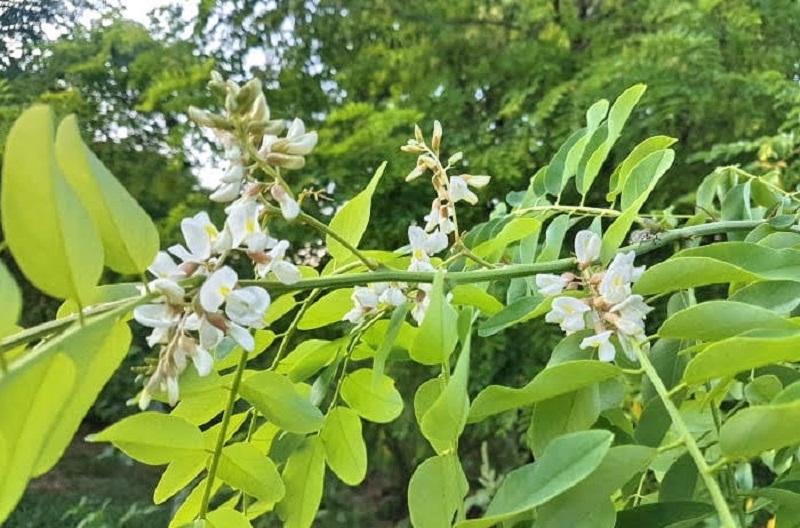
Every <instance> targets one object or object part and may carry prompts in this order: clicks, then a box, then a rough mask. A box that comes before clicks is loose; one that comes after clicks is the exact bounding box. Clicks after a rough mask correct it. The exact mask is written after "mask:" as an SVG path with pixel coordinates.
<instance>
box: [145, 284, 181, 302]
mask: <svg viewBox="0 0 800 528" xmlns="http://www.w3.org/2000/svg"><path fill="white" fill-rule="evenodd" d="M150 289H151V290H153V291H155V292H158V293H160V294H162V295H164V297H166V298H167V301H168V302H170V303H172V304H180V303H181V302H183V297H184V295H186V292H185V291H184V289H183V288H182V287H181V286H180V285H179V284H178V283H177V282H175V281H172V280H170V279H156V280H154V281H152V282H151V283H150Z"/></svg>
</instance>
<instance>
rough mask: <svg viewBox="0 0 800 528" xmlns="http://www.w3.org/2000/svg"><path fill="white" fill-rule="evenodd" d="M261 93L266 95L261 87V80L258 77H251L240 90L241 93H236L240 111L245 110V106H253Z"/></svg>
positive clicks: (237, 105) (237, 106)
mask: <svg viewBox="0 0 800 528" xmlns="http://www.w3.org/2000/svg"><path fill="white" fill-rule="evenodd" d="M259 94H260V95H262V96H263V95H264V94H263V92H262V89H261V81H259V80H258V79H251V80H250V81H248V82H247V83H246V84H245V85H244V86H243V87H242V89H241V90H239V93H237V94H236V108H237V109H239V110H240V111H243V110H244V109H245V108H251V107H252V106H253V103H255V101H256V98H257V97H258V96H259ZM265 102H266V101H265Z"/></svg>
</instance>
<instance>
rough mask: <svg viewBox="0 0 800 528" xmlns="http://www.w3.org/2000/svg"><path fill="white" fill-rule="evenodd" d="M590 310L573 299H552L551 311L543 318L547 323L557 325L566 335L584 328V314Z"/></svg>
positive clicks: (587, 306)
mask: <svg viewBox="0 0 800 528" xmlns="http://www.w3.org/2000/svg"><path fill="white" fill-rule="evenodd" d="M589 310H590V308H589V305H588V304H586V303H585V302H583V301H582V300H580V299H576V298H574V297H558V298H556V299H553V304H552V309H551V311H550V312H548V314H547V315H546V316H545V321H547V322H548V323H558V324H559V325H560V326H561V329H562V330H563V331H564V332H566V333H567V335H569V334H572V333H573V332H578V331H580V330H583V329H584V328H586V320H585V319H584V314H585V313H586V312H588V311H589Z"/></svg>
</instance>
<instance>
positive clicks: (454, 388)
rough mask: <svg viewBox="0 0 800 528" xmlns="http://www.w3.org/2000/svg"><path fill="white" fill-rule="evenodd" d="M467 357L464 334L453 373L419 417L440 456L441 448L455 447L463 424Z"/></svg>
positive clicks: (468, 343) (465, 416)
mask: <svg viewBox="0 0 800 528" xmlns="http://www.w3.org/2000/svg"><path fill="white" fill-rule="evenodd" d="M469 356H470V337H469V334H468V335H467V338H466V342H465V343H464V346H463V348H462V349H461V355H460V356H459V357H458V362H457V363H456V368H455V370H454V371H453V375H452V376H451V377H450V380H449V381H448V382H447V385H445V387H444V390H443V391H442V393H441V394H440V395H439V397H438V398H436V401H434V402H433V404H432V405H431V406H430V408H429V409H428V410H427V411H426V412H425V414H424V415H423V416H422V422H421V423H420V429H421V430H422V434H423V436H425V438H427V439H428V441H429V442H430V443H431V445H432V446H433V448H434V449H435V450H436V453H437V454H440V455H441V454H442V453H443V451H444V450H446V449H454V448H455V447H456V442H457V440H458V437H459V436H461V433H462V432H463V431H464V426H465V425H466V423H467V414H468V413H469V395H468V394H467V382H468V381H469ZM444 446H447V447H444Z"/></svg>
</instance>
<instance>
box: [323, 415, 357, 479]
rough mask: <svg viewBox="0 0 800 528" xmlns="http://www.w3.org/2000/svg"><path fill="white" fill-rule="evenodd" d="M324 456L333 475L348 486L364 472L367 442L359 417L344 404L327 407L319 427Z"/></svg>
mask: <svg viewBox="0 0 800 528" xmlns="http://www.w3.org/2000/svg"><path fill="white" fill-rule="evenodd" d="M319 434H320V438H322V443H323V444H324V445H325V460H327V462H328V466H330V468H331V469H332V470H333V472H334V473H336V476H337V477H339V479H340V480H341V481H342V482H344V483H345V484H349V485H350V486H356V485H358V484H360V483H361V482H362V481H363V480H364V477H366V476H367V445H366V444H365V443H364V437H363V436H362V434H361V418H359V417H358V414H356V412H355V411H353V410H352V409H348V408H347V407H334V408H333V409H331V410H330V411H329V412H328V414H327V416H325V421H324V422H323V424H322V430H320V433H319Z"/></svg>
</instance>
